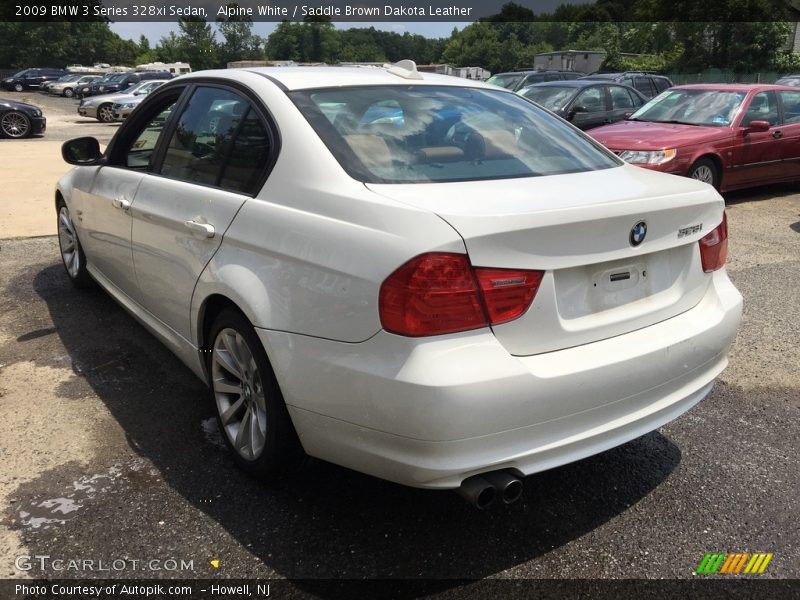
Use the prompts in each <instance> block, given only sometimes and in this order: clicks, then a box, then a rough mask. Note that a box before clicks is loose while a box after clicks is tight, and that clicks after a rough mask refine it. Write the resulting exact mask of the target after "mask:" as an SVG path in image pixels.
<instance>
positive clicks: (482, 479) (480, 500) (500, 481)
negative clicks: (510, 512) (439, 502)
mask: <svg viewBox="0 0 800 600" xmlns="http://www.w3.org/2000/svg"><path fill="white" fill-rule="evenodd" d="M457 491H458V493H459V494H460V495H461V497H462V498H464V500H466V501H467V502H469V503H470V504H471V505H472V506H474V507H475V508H477V509H479V510H485V509H487V508H489V507H490V506H492V505H493V504H494V503H495V501H497V500H499V501H501V502H503V503H504V504H511V503H513V502H516V501H517V500H519V498H520V496H522V481H520V480H519V479H518V478H517V477H514V476H513V475H511V474H510V473H508V472H507V471H492V472H490V473H483V474H481V475H473V476H472V477H468V478H467V479H465V480H464V481H462V482H461V487H459V488H458V490H457Z"/></svg>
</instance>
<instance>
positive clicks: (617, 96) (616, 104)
mask: <svg viewBox="0 0 800 600" xmlns="http://www.w3.org/2000/svg"><path fill="white" fill-rule="evenodd" d="M608 91H609V92H610V94H611V107H612V108H613V109H614V110H619V109H621V108H633V107H634V106H639V103H638V102H637V103H636V104H634V99H633V98H632V95H631V93H630V92H629V91H628V90H626V89H625V88H624V87H620V86H618V85H610V86H608Z"/></svg>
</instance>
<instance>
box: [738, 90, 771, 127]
mask: <svg viewBox="0 0 800 600" xmlns="http://www.w3.org/2000/svg"><path fill="white" fill-rule="evenodd" d="M753 121H766V122H767V123H769V124H770V125H773V126H774V125H777V124H778V101H777V98H776V97H775V92H760V93H758V94H756V95H755V96H753V99H752V100H750V106H748V107H747V112H746V113H745V114H744V119H743V120H742V127H747V126H748V125H750V123H752V122H753Z"/></svg>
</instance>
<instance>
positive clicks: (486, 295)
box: [378, 253, 542, 337]
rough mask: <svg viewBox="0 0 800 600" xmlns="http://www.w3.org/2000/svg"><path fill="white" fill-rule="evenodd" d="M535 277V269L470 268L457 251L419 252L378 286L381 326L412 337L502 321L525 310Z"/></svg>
mask: <svg viewBox="0 0 800 600" xmlns="http://www.w3.org/2000/svg"><path fill="white" fill-rule="evenodd" d="M541 278H542V273H541V272H540V271H517V270H510V269H473V268H472V265H471V264H470V262H469V260H468V259H467V257H466V256H465V255H463V254H449V253H432V254H422V255H420V256H417V257H416V258H413V259H411V260H410V261H408V262H407V263H406V264H404V265H403V266H401V267H400V268H399V269H397V270H396V271H395V272H394V273H392V274H391V275H390V276H389V277H388V278H387V279H386V281H384V282H383V285H381V290H380V295H379V299H378V310H379V312H380V317H381V324H382V325H383V328H384V329H386V330H387V331H390V332H392V333H397V334H400V335H407V336H412V337H418V336H425V335H437V334H442V333H454V332H457V331H467V330H469V329H478V328H480V327H485V326H487V325H490V324H499V323H505V322H507V321H511V320H513V319H516V318H517V317H519V316H520V315H522V314H523V313H524V312H525V311H526V310H527V309H528V307H529V306H530V304H531V302H532V301H533V298H534V296H535V295H536V290H537V289H538V288H539V283H540V282H541Z"/></svg>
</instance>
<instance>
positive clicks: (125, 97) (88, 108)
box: [78, 79, 166, 123]
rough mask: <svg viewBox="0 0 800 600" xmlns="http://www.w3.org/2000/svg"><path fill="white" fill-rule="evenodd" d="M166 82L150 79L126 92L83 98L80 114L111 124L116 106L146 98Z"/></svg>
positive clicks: (79, 106) (79, 108)
mask: <svg viewBox="0 0 800 600" xmlns="http://www.w3.org/2000/svg"><path fill="white" fill-rule="evenodd" d="M164 81H166V80H163V79H148V80H146V81H141V82H139V83H137V84H136V85H134V86H132V87H130V88H128V89H127V90H125V91H124V92H116V93H114V94H103V95H100V96H90V97H88V98H83V99H82V100H81V103H80V104H79V105H78V114H79V115H80V116H82V117H93V118H95V119H97V120H98V121H100V122H101V123H111V122H112V121H114V104H116V103H119V102H127V101H130V99H131V98H138V97H140V96H141V97H144V96H146V95H147V94H149V93H150V92H151V91H152V90H154V89H156V88H157V87H158V86H159V85H161V84H162V83H164Z"/></svg>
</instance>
